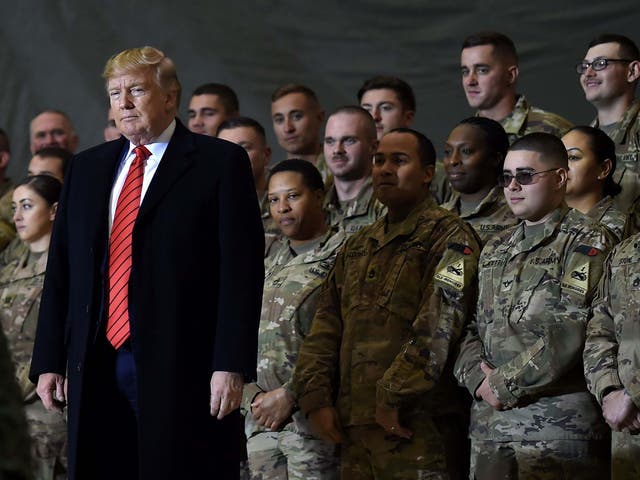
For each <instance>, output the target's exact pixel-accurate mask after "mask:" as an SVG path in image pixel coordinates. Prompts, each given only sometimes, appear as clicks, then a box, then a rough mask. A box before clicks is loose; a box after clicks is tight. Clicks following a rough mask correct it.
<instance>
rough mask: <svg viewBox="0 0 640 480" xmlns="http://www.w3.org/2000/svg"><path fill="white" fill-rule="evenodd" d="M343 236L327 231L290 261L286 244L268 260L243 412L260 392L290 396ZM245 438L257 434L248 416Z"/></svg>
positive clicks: (299, 426)
mask: <svg viewBox="0 0 640 480" xmlns="http://www.w3.org/2000/svg"><path fill="white" fill-rule="evenodd" d="M345 238H346V235H345V233H344V231H342V230H338V229H337V228H334V229H330V230H329V231H328V232H327V233H326V234H325V236H324V237H323V239H322V240H321V242H320V245H319V246H318V247H317V248H316V249H315V250H313V251H311V252H309V253H304V254H301V255H298V256H294V255H293V253H292V251H291V248H290V246H289V242H288V241H286V242H283V244H282V247H281V248H280V249H279V250H278V252H277V253H276V254H275V256H274V257H273V261H272V263H271V264H270V266H269V267H268V268H267V270H266V272H265V281H264V291H263V296H262V313H261V316H260V327H259V337H258V367H257V373H258V376H257V381H256V382H255V383H250V384H247V385H245V387H244V392H243V402H242V403H243V409H244V410H245V411H246V412H250V411H251V402H252V401H253V399H254V398H255V396H256V395H257V394H258V393H260V392H268V391H271V390H275V389H277V388H280V387H284V388H285V389H286V390H288V391H291V376H292V374H293V369H294V367H295V365H296V359H297V357H298V350H299V349H300V344H301V343H302V341H303V340H304V338H305V337H306V336H307V334H308V333H309V330H310V329H311V321H312V319H313V315H314V314H315V311H316V304H317V301H318V294H319V291H320V285H321V284H322V282H323V280H324V279H325V278H326V277H327V275H328V274H329V271H330V270H331V268H332V267H333V263H334V261H335V258H336V254H337V251H338V249H339V248H340V247H341V246H342V244H343V243H344V240H345ZM293 420H294V425H292V426H291V428H294V429H295V430H296V431H300V430H304V431H307V430H308V426H307V423H306V421H305V420H304V418H303V417H302V415H301V414H300V413H296V414H294V418H293ZM246 423H247V435H248V436H251V434H254V433H257V432H258V431H260V428H261V427H259V426H258V425H256V424H254V423H253V422H252V420H251V416H250V415H247V419H246Z"/></svg>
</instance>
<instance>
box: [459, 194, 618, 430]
mask: <svg viewBox="0 0 640 480" xmlns="http://www.w3.org/2000/svg"><path fill="white" fill-rule="evenodd" d="M524 229H525V225H524V222H522V223H520V224H519V225H517V226H516V227H514V228H511V229H510V230H507V231H505V232H504V233H503V234H502V235H500V236H499V237H496V238H494V239H492V240H491V241H490V242H489V243H488V244H487V245H486V246H485V247H484V249H483V250H482V254H481V256H480V262H479V267H478V268H479V285H480V291H479V297H478V307H477V312H476V321H475V322H473V323H471V324H470V325H469V327H468V329H467V332H466V334H465V338H464V341H463V343H462V346H461V349H460V355H459V356H458V360H457V362H456V366H455V373H456V377H457V378H458V380H459V381H460V383H461V384H462V385H464V386H466V387H467V389H468V390H469V392H471V394H472V395H475V392H476V390H477V388H478V387H479V386H480V384H481V383H482V381H483V380H484V374H483V373H482V371H481V369H480V362H481V361H484V362H485V363H487V364H488V365H489V366H491V368H494V370H493V372H492V374H491V375H490V376H489V385H490V387H491V389H492V391H493V392H494V394H495V395H496V396H497V398H498V399H499V400H500V401H501V403H502V404H503V405H505V406H506V409H505V410H503V411H496V410H494V409H493V408H491V406H490V405H489V404H488V403H486V402H484V401H475V402H474V403H473V407H472V412H471V428H470V434H471V436H472V437H473V438H476V439H482V440H493V441H523V440H559V439H576V440H579V439H588V438H599V437H601V436H603V435H605V434H606V433H607V432H608V427H607V425H606V424H605V423H604V421H603V420H602V418H601V416H600V409H599V408H598V406H597V404H596V403H595V401H594V399H593V397H592V396H591V395H590V394H589V392H588V391H587V387H586V384H585V380H584V375H583V372H582V363H581V360H582V349H583V346H584V338H585V329H586V322H587V315H588V312H589V306H590V305H591V300H592V298H593V294H594V293H595V290H596V286H597V283H598V280H599V278H600V276H601V274H602V264H603V262H604V258H605V256H606V254H607V253H608V252H609V250H610V248H611V246H612V244H613V242H614V240H613V237H612V235H611V233H610V232H609V231H608V230H607V229H606V228H605V227H603V226H602V225H600V224H598V223H596V222H593V221H592V220H590V219H589V218H588V217H586V216H585V215H583V214H581V213H580V212H578V211H576V210H572V209H569V208H568V207H567V206H563V207H562V208H559V209H557V210H556V211H555V212H553V214H552V216H551V218H550V219H549V220H548V221H547V222H546V224H545V225H544V229H543V230H540V231H537V232H535V233H534V234H533V235H530V236H529V237H525V231H524Z"/></svg>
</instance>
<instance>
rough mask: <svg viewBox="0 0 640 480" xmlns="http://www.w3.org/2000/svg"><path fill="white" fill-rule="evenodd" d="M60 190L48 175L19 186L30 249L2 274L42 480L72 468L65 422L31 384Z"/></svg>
mask: <svg viewBox="0 0 640 480" xmlns="http://www.w3.org/2000/svg"><path fill="white" fill-rule="evenodd" d="M60 189H61V184H60V182H58V180H57V179H54V178H53V177H50V176H46V175H41V176H34V177H28V178H27V179H25V180H24V181H23V182H21V183H20V184H19V185H18V186H17V187H16V190H15V191H14V194H13V206H14V209H15V213H14V219H15V222H16V226H17V227H18V235H19V237H20V238H21V239H22V240H23V241H24V242H25V244H27V246H28V247H29V248H28V249H27V250H26V251H25V253H24V254H23V256H22V257H21V258H18V259H14V260H13V261H12V262H11V263H9V264H8V265H6V266H5V267H4V268H2V270H0V322H1V324H2V329H3V331H4V333H5V335H6V336H7V340H8V342H9V348H10V350H11V354H12V357H13V361H14V364H15V369H16V372H15V373H16V378H17V380H18V384H19V386H20V388H21V390H22V398H23V400H24V406H25V413H26V417H27V422H28V424H29V431H30V435H31V439H32V447H33V448H32V450H33V457H34V458H33V459H34V462H35V465H34V471H35V477H36V479H37V480H53V479H56V480H58V479H60V480H62V479H64V478H66V466H67V459H66V448H65V440H66V422H65V419H64V417H63V415H61V414H60V413H57V412H50V411H47V410H46V409H45V407H44V405H43V404H42V402H41V401H40V398H39V397H38V395H37V394H36V386H35V385H34V384H33V383H31V381H30V380H29V368H30V366H31V353H32V350H33V342H34V339H35V334H36V326H37V320H38V311H39V309H40V296H41V294H42V287H43V283H44V273H45V268H46V265H47V248H48V241H49V236H50V234H51V226H52V224H53V217H54V215H55V208H56V203H57V198H58V196H59V194H60Z"/></svg>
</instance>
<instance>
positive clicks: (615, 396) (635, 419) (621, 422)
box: [602, 390, 640, 433]
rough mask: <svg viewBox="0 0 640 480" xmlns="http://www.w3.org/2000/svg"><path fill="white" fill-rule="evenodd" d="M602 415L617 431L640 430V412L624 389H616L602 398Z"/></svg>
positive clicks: (635, 431)
mask: <svg viewBox="0 0 640 480" xmlns="http://www.w3.org/2000/svg"><path fill="white" fill-rule="evenodd" d="M602 415H603V416H604V419H605V420H606V421H607V423H608V424H609V426H610V427H611V428H612V429H613V430H615V431H617V432H620V431H623V430H625V431H629V432H630V433H638V432H640V412H639V411H638V407H636V405H635V404H634V403H633V400H631V397H630V396H629V395H627V393H626V392H625V391H624V390H614V391H613V392H610V393H608V394H607V395H606V396H605V397H604V398H603V399H602Z"/></svg>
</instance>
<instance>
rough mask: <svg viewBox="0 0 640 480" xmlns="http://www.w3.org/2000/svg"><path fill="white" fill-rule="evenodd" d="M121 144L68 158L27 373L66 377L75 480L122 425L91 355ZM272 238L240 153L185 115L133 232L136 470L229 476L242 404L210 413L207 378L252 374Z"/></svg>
mask: <svg viewBox="0 0 640 480" xmlns="http://www.w3.org/2000/svg"><path fill="white" fill-rule="evenodd" d="M126 148H128V141H126V140H125V139H120V140H116V141H113V142H109V143H105V144H102V145H99V146H97V147H94V148H91V149H89V150H86V151H84V152H82V153H80V154H78V155H76V156H75V157H73V159H72V161H71V165H70V169H69V172H68V174H67V176H66V181H65V184H64V187H63V191H62V197H61V200H60V205H59V208H58V212H57V216H56V220H55V224H54V230H53V235H52V240H51V246H50V253H49V263H48V266H47V273H46V279H45V286H44V292H43V297H42V303H41V309H40V318H39V324H38V331H37V338H36V343H35V348H34V354H33V361H32V369H31V378H32V380H34V381H37V377H38V375H40V374H42V373H47V372H52V373H59V374H65V373H66V374H67V375H68V380H69V387H68V406H69V408H68V415H69V417H68V428H69V463H70V467H69V471H70V476H69V478H70V479H72V480H73V479H80V480H84V479H88V478H95V475H94V474H92V472H95V471H96V470H95V469H96V468H101V466H100V465H90V463H92V462H94V461H95V459H96V458H102V457H101V455H99V454H96V452H98V451H99V450H102V449H109V448H110V445H109V442H112V441H113V435H107V434H106V433H105V432H106V431H107V430H108V429H109V425H110V424H111V421H112V420H113V422H114V423H117V422H116V419H115V417H114V418H113V419H112V418H110V416H111V415H112V414H113V413H112V410H114V409H112V408H111V405H109V404H108V403H107V401H106V400H104V401H103V398H102V396H101V395H100V394H99V393H100V392H101V391H102V390H101V389H102V388H103V386H102V385H101V382H105V378H104V377H103V375H102V374H101V373H99V371H98V370H97V369H96V368H94V367H93V363H92V360H91V358H92V350H93V349H95V348H96V345H98V344H99V343H101V342H102V343H103V342H104V339H103V337H102V335H104V314H103V313H102V311H103V302H104V300H103V296H104V288H103V283H104V264H105V259H106V253H107V245H108V231H107V230H108V212H109V207H108V204H109V197H110V193H111V188H112V185H113V182H114V179H115V174H116V169H117V167H118V164H119V161H120V160H121V158H122V156H123V152H125V149H126ZM263 242H264V236H263V231H262V224H261V220H260V212H259V208H258V202H257V198H256V193H255V187H254V185H253V179H252V176H251V169H250V163H249V160H248V157H247V155H246V153H245V152H244V150H243V149H242V148H240V147H238V146H236V145H234V144H231V143H229V142H224V141H222V140H218V139H214V138H209V137H205V136H202V135H196V134H193V133H191V132H189V131H188V130H187V129H186V128H185V127H184V126H183V125H182V124H181V123H180V121H177V125H176V129H175V132H174V135H173V137H172V138H171V141H170V142H169V145H168V147H167V150H166V152H165V154H164V156H163V158H162V160H161V162H160V164H159V166H158V170H157V171H156V174H155V176H154V177H153V180H152V182H151V184H150V186H149V189H148V190H147V193H146V195H145V197H144V199H143V202H142V204H141V206H140V211H139V214H138V217H137V220H136V224H135V227H134V232H133V245H132V256H133V259H132V264H133V266H132V271H131V277H130V285H129V308H130V314H131V319H132V320H131V344H132V350H133V354H134V358H135V364H136V368H137V374H138V377H137V386H138V402H139V410H140V421H139V431H138V435H139V448H140V451H139V459H140V478H142V479H154V480H156V479H170V478H171V479H175V478H221V477H220V476H219V475H216V471H217V470H216V462H217V459H218V461H220V460H221V459H225V460H228V459H229V458H234V459H235V457H237V456H238V455H239V452H240V448H241V447H240V441H241V439H240V434H241V429H242V425H241V421H240V417H239V414H238V412H235V413H234V414H233V415H230V416H229V417H228V418H227V419H225V420H223V421H221V422H220V421H218V420H216V419H214V418H211V417H210V415H209V381H210V378H211V374H212V372H213V371H220V370H222V371H232V372H241V373H242V374H244V375H245V377H246V379H247V380H248V379H251V378H253V377H254V375H255V359H256V351H257V348H256V345H257V327H258V322H259V315H260V304H261V294H262V281H263V258H262V256H263ZM105 388H106V387H105ZM88 392H93V394H91V395H89V394H88ZM96 392H98V395H96ZM105 398H106V397H105ZM96 419H101V421H102V423H101V425H104V426H105V428H104V429H103V428H102V427H99V428H96V425H98V424H99V423H97V422H96ZM116 440H117V434H116ZM92 449H93V454H92V453H91V451H92ZM113 461H114V462H117V459H114V460H113ZM234 461H235V460H234Z"/></svg>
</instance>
